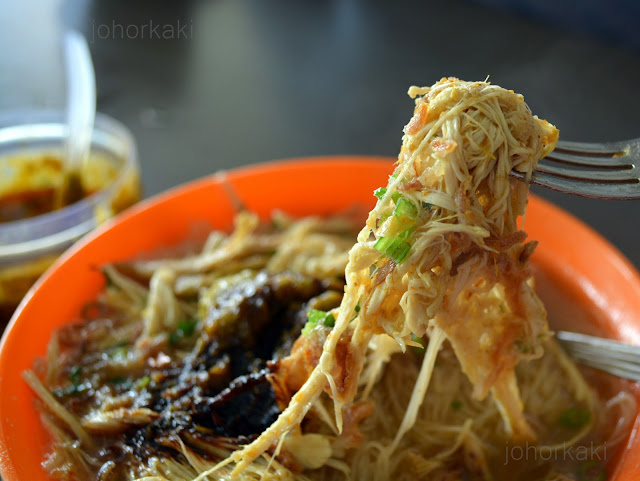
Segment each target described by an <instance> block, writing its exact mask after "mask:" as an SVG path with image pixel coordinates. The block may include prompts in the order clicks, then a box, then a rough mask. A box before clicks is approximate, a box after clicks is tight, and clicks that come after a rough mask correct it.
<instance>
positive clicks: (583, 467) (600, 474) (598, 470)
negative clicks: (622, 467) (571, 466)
mask: <svg viewBox="0 0 640 481" xmlns="http://www.w3.org/2000/svg"><path fill="white" fill-rule="evenodd" d="M576 474H577V475H578V479H579V480H580V481H606V480H607V471H606V470H605V469H604V467H603V466H602V465H601V464H600V463H599V462H597V461H593V460H591V461H585V462H584V463H581V464H580V465H579V466H578V470H577V472H576Z"/></svg>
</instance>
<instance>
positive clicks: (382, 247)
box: [373, 237, 411, 264]
mask: <svg viewBox="0 0 640 481" xmlns="http://www.w3.org/2000/svg"><path fill="white" fill-rule="evenodd" d="M373 248H374V249H376V250H377V251H378V252H380V253H382V254H384V255H386V256H388V257H390V258H391V259H393V261H394V262H395V263H396V264H400V263H401V262H402V261H403V260H404V258H405V257H407V254H408V253H409V251H410V250H411V244H409V243H408V242H407V241H406V240H403V239H398V238H395V239H394V238H390V237H380V238H379V239H378V240H377V241H376V243H375V244H374V245H373Z"/></svg>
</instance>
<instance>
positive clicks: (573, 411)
mask: <svg viewBox="0 0 640 481" xmlns="http://www.w3.org/2000/svg"><path fill="white" fill-rule="evenodd" d="M589 422H591V411H589V410H588V409H582V408H575V407H574V408H569V409H567V410H566V411H564V412H563V413H562V414H561V415H560V417H559V418H558V423H560V425H561V426H563V427H565V428H581V427H582V426H585V425H587V424H589Z"/></svg>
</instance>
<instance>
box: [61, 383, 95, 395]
mask: <svg viewBox="0 0 640 481" xmlns="http://www.w3.org/2000/svg"><path fill="white" fill-rule="evenodd" d="M89 389H91V384H89V383H82V384H78V383H74V384H72V385H70V386H67V387H63V388H62V389H56V390H55V391H53V395H54V396H55V397H57V398H61V397H66V396H72V395H74V394H80V393H83V392H85V391H88V390H89Z"/></svg>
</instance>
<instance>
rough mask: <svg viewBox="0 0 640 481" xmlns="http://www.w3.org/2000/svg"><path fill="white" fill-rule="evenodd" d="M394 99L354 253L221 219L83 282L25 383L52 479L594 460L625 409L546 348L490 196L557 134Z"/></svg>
mask: <svg viewBox="0 0 640 481" xmlns="http://www.w3.org/2000/svg"><path fill="white" fill-rule="evenodd" d="M410 95H411V96H412V97H414V98H415V99H416V106H415V110H414V115H413V117H412V119H411V121H410V122H409V123H408V125H407V126H406V127H405V134H404V137H403V145H402V149H401V152H400V155H399V157H398V163H397V164H396V166H395V169H394V170H393V173H392V175H391V176H390V178H389V181H388V183H387V185H386V186H382V187H380V188H379V189H377V190H376V191H375V193H374V195H375V196H376V198H377V202H376V205H375V207H374V208H373V210H372V211H371V212H370V213H369V214H368V217H367V220H366V224H365V227H364V228H362V229H360V232H359V234H357V230H358V229H357V228H355V226H356V225H360V226H361V225H362V223H361V222H355V223H354V222H353V221H349V220H348V219H347V218H346V217H334V218H321V217H307V218H302V219H294V218H291V217H288V216H287V215H286V214H283V213H280V212H276V213H274V215H273V218H272V219H271V220H270V221H264V220H263V221H261V220H260V219H259V218H258V217H257V216H256V215H254V214H252V213H250V212H246V211H241V212H239V213H238V214H237V216H236V218H235V221H234V227H233V229H232V231H231V232H213V233H211V234H210V235H208V237H207V238H206V239H205V240H203V242H202V246H201V248H199V249H194V248H193V244H191V246H190V247H189V248H188V249H187V248H185V249H183V250H182V253H179V254H176V255H172V256H170V257H167V254H166V253H165V255H164V256H161V257H158V256H156V257H155V258H146V259H137V260H133V261H131V262H121V263H118V264H114V265H107V266H103V267H102V272H103V273H104V276H105V280H106V283H107V285H106V287H105V289H104V291H103V292H102V293H101V295H100V296H99V297H98V299H96V300H95V301H94V302H92V303H91V304H90V305H89V306H87V308H86V309H85V310H84V311H83V316H84V318H83V319H82V320H81V322H80V323H78V324H70V325H68V326H65V327H63V328H62V329H60V330H59V331H58V332H56V334H55V335H54V337H53V338H52V341H51V345H50V347H49V350H48V354H47V360H46V365H45V364H44V363H36V365H35V366H34V371H33V372H31V371H30V372H28V373H26V374H25V379H26V380H27V381H28V383H29V385H30V386H31V387H32V389H33V390H34V392H35V393H36V395H37V396H38V399H39V403H40V404H41V408H42V409H41V411H42V416H43V423H44V424H45V426H47V428H48V429H49V431H50V433H51V435H52V438H53V439H54V442H53V446H52V452H51V454H50V455H49V456H48V458H47V459H46V460H45V462H44V463H43V464H44V466H45V468H46V469H47V471H48V472H49V473H50V474H51V476H52V477H53V478H55V479H64V480H68V481H72V480H73V481H83V480H89V479H92V480H93V479H95V480H99V481H124V480H128V481H133V480H137V481H140V480H144V481H151V480H153V481H205V480H206V481H212V480H229V479H240V480H252V481H255V480H261V479H264V480H268V479H279V480H296V481H304V480H314V481H324V480H326V481H333V480H343V479H346V480H365V479H366V480H373V481H388V480H392V479H393V480H396V479H397V480H433V481H442V480H445V479H452V480H453V479H456V480H457V479H470V480H473V481H477V480H478V481H480V480H482V481H510V480H512V479H519V480H523V481H534V480H543V479H544V480H547V481H548V480H551V479H573V478H575V477H576V476H578V475H579V474H580V473H581V472H582V471H584V469H585V466H583V465H580V464H579V462H577V461H575V460H574V461H571V460H567V459H564V458H561V455H562V453H565V452H567V450H569V451H571V450H572V449H582V450H586V449H594V447H595V448H597V447H598V446H606V447H607V449H608V453H609V454H610V455H611V457H614V456H615V447H616V446H621V445H622V444H623V441H624V439H625V438H626V436H627V434H628V432H629V427H630V425H631V422H632V420H633V418H634V416H635V412H636V405H635V399H634V398H633V396H631V395H630V394H629V393H626V392H625V391H624V390H623V389H621V387H622V386H621V384H620V383H618V382H614V381H613V380H612V379H610V378H606V377H602V378H596V377H594V376H593V373H591V372H590V371H588V370H582V369H579V368H578V367H577V366H576V365H575V364H574V363H573V361H572V360H571V359H570V358H569V357H567V355H566V354H565V353H564V352H563V351H562V350H561V349H560V348H559V346H558V345H557V343H556V342H555V340H554V339H553V337H552V333H551V332H550V331H549V328H548V326H547V321H546V311H545V308H544V306H543V305H542V303H541V301H540V299H539V298H538V296H537V294H536V291H535V283H534V279H533V275H532V273H531V271H530V269H529V257H530V256H531V254H532V252H533V250H534V248H535V243H534V242H529V243H525V239H526V234H525V233H524V232H522V231H521V230H520V229H519V227H518V225H519V222H521V220H519V217H520V216H522V215H523V214H524V210H525V207H526V203H527V188H526V185H525V184H523V183H519V182H512V181H511V180H510V178H509V173H510V171H511V170H513V169H516V170H519V171H522V172H524V173H525V174H527V175H530V174H531V172H532V171H533V169H534V168H535V165H536V163H537V161H538V160H539V159H540V158H541V157H543V156H544V155H546V153H548V152H549V151H550V150H552V149H553V146H554V144H555V141H556V139H557V131H556V130H555V128H554V127H553V126H551V125H549V124H548V123H546V122H544V121H542V120H539V119H537V118H536V117H534V116H532V115H531V113H530V112H529V110H528V108H527V106H526V104H525V103H524V101H523V100H522V97H521V96H519V95H517V94H515V93H513V92H511V91H507V90H504V89H502V88H500V87H497V86H493V85H490V84H488V83H486V82H474V83H470V82H462V81H459V80H457V79H443V80H441V81H440V82H438V83H437V84H435V85H434V86H432V87H427V88H416V87H412V88H411V89H410ZM228 190H229V192H230V193H233V192H232V190H231V189H230V187H229V189H228ZM233 195H234V196H235V194H233ZM236 197H237V196H236ZM234 201H235V204H237V205H238V206H241V205H242V201H241V199H238V198H235V200H234ZM354 242H355V244H354ZM585 376H586V379H585ZM594 380H595V381H594ZM588 381H591V382H588ZM594 386H597V387H598V389H595V387H594ZM513 448H518V449H522V450H526V452H527V453H528V454H529V453H535V455H533V454H532V455H531V457H532V459H527V460H518V459H512V458H515V456H512V455H511V454H512V452H511V451H510V450H511V449H513ZM516 454H517V453H516ZM605 464H606V463H605ZM605 464H603V465H593V464H591V465H589V466H588V467H589V469H591V470H593V469H597V470H602V471H600V472H602V473H604V470H605V469H606V466H605ZM581 470H582V471H581ZM600 472H599V473H600ZM599 473H598V475H600V474H599Z"/></svg>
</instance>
